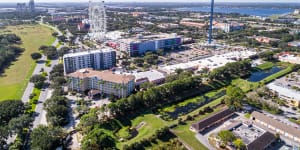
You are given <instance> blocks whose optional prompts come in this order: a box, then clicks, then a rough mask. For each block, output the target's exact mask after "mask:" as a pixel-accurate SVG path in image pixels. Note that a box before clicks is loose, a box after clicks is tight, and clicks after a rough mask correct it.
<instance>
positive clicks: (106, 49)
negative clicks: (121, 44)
mask: <svg viewBox="0 0 300 150" xmlns="http://www.w3.org/2000/svg"><path fill="white" fill-rule="evenodd" d="M112 51H114V50H113V49H112V48H103V49H97V50H88V51H84V52H76V53H69V54H65V55H64V58H65V57H76V56H82V55H88V54H96V53H105V52H112Z"/></svg>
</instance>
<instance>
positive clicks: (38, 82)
mask: <svg viewBox="0 0 300 150" xmlns="http://www.w3.org/2000/svg"><path fill="white" fill-rule="evenodd" d="M29 81H30V82H32V83H33V84H34V87H35V88H38V89H41V88H43V86H44V85H45V81H46V77H44V76H43V75H40V74H37V75H33V76H32V77H31V78H30V80H29Z"/></svg>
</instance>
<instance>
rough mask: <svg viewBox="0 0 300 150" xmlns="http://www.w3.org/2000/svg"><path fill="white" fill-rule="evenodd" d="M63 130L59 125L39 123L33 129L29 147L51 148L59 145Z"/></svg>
mask: <svg viewBox="0 0 300 150" xmlns="http://www.w3.org/2000/svg"><path fill="white" fill-rule="evenodd" d="M65 135H66V134H65V132H64V131H63V129H62V128H60V127H52V126H44V125H40V126H38V127H37V128H35V129H33V131H32V133H31V135H30V139H31V149H40V150H53V149H56V148H57V147H58V146H60V145H61V144H62V143H61V142H62V139H63V138H64V137H65Z"/></svg>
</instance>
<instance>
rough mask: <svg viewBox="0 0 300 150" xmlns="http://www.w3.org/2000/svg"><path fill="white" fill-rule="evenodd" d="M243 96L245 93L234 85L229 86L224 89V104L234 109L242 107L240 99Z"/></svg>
mask: <svg viewBox="0 0 300 150" xmlns="http://www.w3.org/2000/svg"><path fill="white" fill-rule="evenodd" d="M244 97H245V93H244V92H243V91H242V89H240V88H239V87H236V86H229V87H227V89H226V96H225V104H226V105H227V106H228V107H229V108H232V109H234V110H239V109H241V108H242V100H243V98H244Z"/></svg>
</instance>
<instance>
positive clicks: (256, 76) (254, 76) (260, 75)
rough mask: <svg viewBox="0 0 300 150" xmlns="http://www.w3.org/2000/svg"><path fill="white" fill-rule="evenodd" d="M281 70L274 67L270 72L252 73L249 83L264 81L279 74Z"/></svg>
mask: <svg viewBox="0 0 300 150" xmlns="http://www.w3.org/2000/svg"><path fill="white" fill-rule="evenodd" d="M280 70H281V68H279V67H273V68H271V69H269V70H262V71H257V72H252V73H251V76H250V77H249V78H248V81H250V82H259V81H261V80H263V79H264V78H266V77H268V76H270V75H272V74H274V73H277V72H279V71H280Z"/></svg>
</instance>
